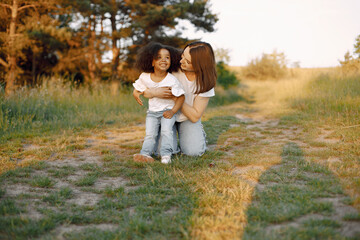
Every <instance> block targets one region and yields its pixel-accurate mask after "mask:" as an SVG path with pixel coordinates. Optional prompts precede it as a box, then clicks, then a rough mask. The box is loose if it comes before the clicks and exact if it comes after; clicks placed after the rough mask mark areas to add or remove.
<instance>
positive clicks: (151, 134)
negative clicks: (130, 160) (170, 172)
mask: <svg viewBox="0 0 360 240" xmlns="http://www.w3.org/2000/svg"><path fill="white" fill-rule="evenodd" d="M165 111H166V110H164V111H160V112H152V111H148V112H147V115H146V124H145V127H146V136H145V139H144V143H143V146H142V149H141V151H140V153H141V154H145V155H149V156H150V155H152V154H153V153H154V152H155V150H156V145H157V139H158V134H159V129H160V137H161V138H160V139H161V142H160V155H161V156H171V154H172V153H173V152H174V150H173V144H174V140H173V138H174V137H173V136H174V135H173V126H174V124H175V118H176V117H175V115H174V116H173V117H172V118H171V119H168V118H164V117H163V113H164V112H165Z"/></svg>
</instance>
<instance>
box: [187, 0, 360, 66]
mask: <svg viewBox="0 0 360 240" xmlns="http://www.w3.org/2000/svg"><path fill="white" fill-rule="evenodd" d="M209 1H210V3H211V10H212V12H213V13H216V14H218V18H219V21H218V22H217V23H216V25H215V29H216V31H215V32H213V33H204V32H202V31H195V30H194V28H193V27H191V25H190V24H188V25H186V26H187V30H186V31H185V32H183V36H186V37H189V38H191V39H194V38H200V39H201V40H202V41H206V42H209V43H210V44H211V45H212V46H213V48H214V49H218V48H223V49H227V50H228V51H229V55H230V62H229V65H232V66H245V65H247V64H248V63H249V62H250V60H252V59H254V58H260V57H261V56H262V54H263V53H272V52H273V51H274V50H276V51H277V52H282V53H284V54H285V56H286V59H287V60H288V66H289V67H291V66H292V65H293V63H295V62H298V63H299V64H300V66H301V67H306V68H308V67H309V68H311V67H333V66H338V65H339V60H342V59H344V54H345V53H346V52H347V51H350V53H353V51H354V44H355V39H356V37H357V36H358V35H360V0H209Z"/></svg>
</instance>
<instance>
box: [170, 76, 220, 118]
mask: <svg viewBox="0 0 360 240" xmlns="http://www.w3.org/2000/svg"><path fill="white" fill-rule="evenodd" d="M173 75H174V76H175V77H176V78H177V79H178V80H179V82H180V83H181V85H182V86H183V88H184V90H185V103H187V104H189V105H190V106H191V107H192V106H193V105H194V100H195V97H197V96H200V97H213V96H215V90H214V88H212V89H210V90H209V91H207V92H204V93H199V94H195V91H196V86H195V85H196V81H189V79H187V77H186V75H185V73H183V72H181V71H179V72H173ZM186 120H188V118H187V117H186V116H185V115H184V114H183V113H182V112H180V114H178V115H177V117H176V121H177V122H183V121H186Z"/></svg>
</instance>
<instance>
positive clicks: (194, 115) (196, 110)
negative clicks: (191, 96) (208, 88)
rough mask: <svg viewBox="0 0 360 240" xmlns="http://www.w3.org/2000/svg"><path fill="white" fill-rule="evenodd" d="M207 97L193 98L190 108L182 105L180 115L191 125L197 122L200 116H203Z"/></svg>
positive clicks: (207, 101) (185, 104) (207, 100)
mask: <svg viewBox="0 0 360 240" xmlns="http://www.w3.org/2000/svg"><path fill="white" fill-rule="evenodd" d="M209 99H210V98H208V97H200V96H197V97H195V100H194V104H193V106H192V107H191V106H190V105H189V104H187V103H184V104H183V105H182V108H181V111H182V113H183V114H184V115H185V116H186V117H187V118H188V119H189V120H190V121H191V122H193V123H196V122H197V121H199V119H200V118H201V116H202V115H203V113H204V111H205V109H206V107H207V105H208V103H209Z"/></svg>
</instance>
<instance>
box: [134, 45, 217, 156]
mask: <svg viewBox="0 0 360 240" xmlns="http://www.w3.org/2000/svg"><path fill="white" fill-rule="evenodd" d="M180 64H181V71H179V72H173V75H174V76H175V77H176V78H177V79H178V80H179V81H180V82H181V84H182V85H183V88H184V91H185V103H184V104H183V105H182V107H181V113H180V114H179V116H178V117H177V119H176V121H177V122H176V128H177V131H178V135H179V145H180V150H181V152H182V153H184V154H186V155H190V156H201V155H202V154H203V153H204V152H205V150H206V138H205V137H206V135H205V132H204V130H203V126H202V124H201V116H202V115H203V113H204V111H205V109H206V107H207V105H208V103H209V99H210V97H212V96H214V95H215V91H214V87H215V84H216V79H217V74H216V63H215V56H214V51H213V49H212V47H211V45H210V44H208V43H206V42H193V43H190V44H188V45H187V46H186V47H185V48H184V50H183V52H182V55H181V60H180ZM143 94H144V97H146V98H153V97H158V98H172V97H173V95H172V94H171V89H170V88H166V87H165V88H157V89H154V88H150V89H147V90H145V91H144V93H143ZM134 97H135V98H136V100H137V101H138V102H139V103H140V102H141V100H140V98H139V94H135V92H134Z"/></svg>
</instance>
